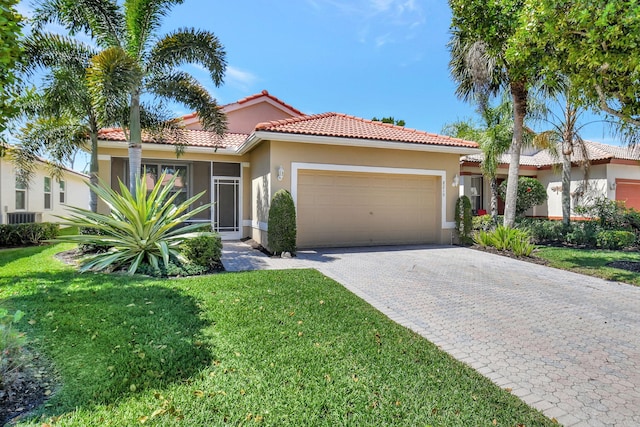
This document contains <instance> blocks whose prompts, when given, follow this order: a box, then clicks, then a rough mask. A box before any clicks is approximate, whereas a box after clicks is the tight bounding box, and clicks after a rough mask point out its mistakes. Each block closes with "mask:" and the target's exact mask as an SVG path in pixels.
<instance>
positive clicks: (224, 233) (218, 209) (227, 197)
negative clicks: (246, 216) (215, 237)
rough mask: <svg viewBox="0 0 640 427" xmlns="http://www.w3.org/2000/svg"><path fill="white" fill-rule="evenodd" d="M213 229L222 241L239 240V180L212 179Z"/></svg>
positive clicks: (217, 177)
mask: <svg viewBox="0 0 640 427" xmlns="http://www.w3.org/2000/svg"><path fill="white" fill-rule="evenodd" d="M212 184H213V185H212V188H213V203H214V204H213V229H214V230H215V231H217V232H218V233H220V236H221V237H222V238H223V239H240V238H241V237H242V235H241V234H242V229H241V224H240V178H237V177H222V176H214V177H213V183H212Z"/></svg>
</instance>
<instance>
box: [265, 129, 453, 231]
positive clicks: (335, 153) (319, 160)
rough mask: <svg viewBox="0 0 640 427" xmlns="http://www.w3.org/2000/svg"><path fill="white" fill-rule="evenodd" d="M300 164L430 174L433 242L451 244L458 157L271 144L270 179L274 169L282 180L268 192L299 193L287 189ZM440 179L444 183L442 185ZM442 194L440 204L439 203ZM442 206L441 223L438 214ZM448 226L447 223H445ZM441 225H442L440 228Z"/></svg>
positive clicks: (309, 145) (358, 148)
mask: <svg viewBox="0 0 640 427" xmlns="http://www.w3.org/2000/svg"><path fill="white" fill-rule="evenodd" d="M300 163H305V164H308V163H313V164H320V165H341V166H346V167H347V168H346V169H348V167H352V166H353V167H356V168H357V167H364V168H373V169H371V170H368V169H367V171H368V172H369V173H375V170H376V168H377V169H385V170H386V172H388V173H389V172H390V173H391V174H393V169H397V170H398V171H399V172H398V173H400V171H402V170H404V171H406V170H415V171H420V172H416V173H423V172H424V171H426V172H424V173H431V172H433V174H432V175H431V176H432V178H434V182H435V183H436V184H435V185H436V186H437V188H438V191H437V194H438V203H437V204H436V205H435V206H434V208H435V209H436V210H437V211H438V212H437V213H436V214H435V215H436V217H437V218H438V221H439V222H438V226H437V231H436V237H435V239H434V240H435V242H437V243H448V242H450V241H451V229H450V228H449V227H450V223H452V222H453V208H454V206H455V201H456V197H457V189H456V188H454V187H452V186H451V180H452V178H453V176H454V175H455V174H457V173H458V172H459V155H457V154H448V153H435V152H426V151H409V150H392V149H384V148H366V147H348V146H337V145H325V144H310V143H306V144H303V143H292V142H283V141H271V170H270V173H271V175H272V177H275V175H276V174H277V168H278V167H279V166H282V167H283V168H284V170H285V173H284V178H283V179H282V181H278V180H277V179H275V178H273V179H271V186H272V188H271V191H272V193H271V194H273V193H275V192H276V191H278V190H279V189H281V188H285V189H287V190H290V191H292V193H296V192H297V193H298V194H299V193H300V191H299V190H300V188H298V191H296V190H293V189H292V188H291V183H292V174H293V173H292V167H293V166H294V165H295V164H300ZM442 179H444V182H442ZM442 192H444V195H445V196H444V201H443V202H441V200H442V196H441V194H442ZM442 203H444V211H445V214H444V220H443V218H442V215H441V211H442ZM447 223H448V224H447ZM443 225H444V226H443Z"/></svg>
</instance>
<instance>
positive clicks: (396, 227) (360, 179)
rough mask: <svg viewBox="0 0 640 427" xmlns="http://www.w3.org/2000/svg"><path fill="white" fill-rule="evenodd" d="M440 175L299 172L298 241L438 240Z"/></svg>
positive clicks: (378, 242)
mask: <svg viewBox="0 0 640 427" xmlns="http://www.w3.org/2000/svg"><path fill="white" fill-rule="evenodd" d="M436 190H437V178H436V177H434V176H419V175H390V174H369V173H351V172H333V171H332V172H325V171H299V175H298V203H297V204H298V206H297V208H298V211H297V214H298V246H299V247H300V248H305V247H322V246H363V245H364V246H367V245H383V244H405V243H434V242H436V232H437V231H438V230H439V227H438V224H439V223H440V214H439V207H440V204H439V203H438V202H437V200H438V199H437V194H439V193H438V192H437V191H436Z"/></svg>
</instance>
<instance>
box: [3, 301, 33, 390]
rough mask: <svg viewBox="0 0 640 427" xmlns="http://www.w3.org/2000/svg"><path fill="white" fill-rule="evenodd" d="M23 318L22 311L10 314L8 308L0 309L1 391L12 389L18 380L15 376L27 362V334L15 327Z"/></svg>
mask: <svg viewBox="0 0 640 427" xmlns="http://www.w3.org/2000/svg"><path fill="white" fill-rule="evenodd" d="M23 317H24V313H23V312H22V311H20V310H17V311H15V312H14V313H9V310H7V309H6V308H0V390H2V391H4V392H8V391H9V390H10V389H11V387H12V385H13V383H14V381H15V380H16V377H15V374H16V373H17V372H18V371H19V370H20V369H22V368H23V367H24V366H25V364H26V362H27V354H26V352H25V351H24V346H25V345H26V343H27V340H26V337H25V334H24V333H21V332H20V331H18V330H16V327H15V326H16V324H17V323H19V322H20V320H21V319H22V318H23Z"/></svg>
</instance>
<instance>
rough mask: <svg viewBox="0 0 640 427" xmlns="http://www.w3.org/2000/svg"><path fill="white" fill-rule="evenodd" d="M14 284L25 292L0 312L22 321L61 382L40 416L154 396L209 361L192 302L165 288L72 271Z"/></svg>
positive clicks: (29, 277) (31, 277) (143, 281)
mask: <svg viewBox="0 0 640 427" xmlns="http://www.w3.org/2000/svg"><path fill="white" fill-rule="evenodd" d="M16 281H17V282H19V283H16V284H15V286H19V287H27V288H28V289H29V291H26V290H23V291H22V292H20V294H21V296H18V297H12V298H8V299H5V300H4V301H3V305H8V306H10V307H12V308H14V309H21V310H23V311H24V312H25V313H26V316H25V317H26V318H27V319H29V325H30V327H29V329H28V330H26V332H27V333H28V336H29V338H30V339H31V340H32V341H33V342H34V346H35V347H37V348H38V350H40V351H42V352H44V354H45V356H46V357H47V358H49V359H50V360H52V362H53V364H54V365H55V369H56V371H57V372H58V374H59V375H60V377H61V385H60V387H59V389H58V390H56V392H55V393H54V395H53V397H52V398H51V400H50V401H49V402H48V403H47V405H46V407H44V408H43V409H42V410H41V412H40V414H41V415H44V416H55V415H59V414H61V413H64V412H67V411H69V410H73V409H75V408H83V407H85V408H87V407H89V408H91V407H92V406H94V405H101V404H106V405H109V404H113V403H115V402H117V401H118V400H120V399H123V398H127V397H128V396H130V395H132V394H134V393H138V392H140V391H142V390H145V389H161V388H163V387H165V386H166V385H167V384H169V383H172V382H180V381H184V380H186V379H188V378H189V377H191V376H192V375H194V374H195V373H196V372H198V371H199V370H201V369H202V368H203V367H204V366H206V365H207V364H208V362H210V360H211V359H212V355H211V353H210V350H209V349H207V348H205V347H204V346H202V344H201V342H200V334H201V330H202V329H203V328H204V327H205V326H206V325H205V322H204V321H203V320H202V319H201V316H200V309H199V308H198V304H197V302H196V300H195V299H194V298H192V297H190V296H188V295H185V294H184V293H182V292H181V291H180V290H179V289H173V288H171V281H164V282H157V281H153V280H146V279H144V278H140V277H127V276H115V277H114V276H108V275H100V274H95V275H94V274H85V275H78V274H77V273H75V272H73V271H61V272H56V273H37V274H33V275H27V276H23V277H20V278H17V279H16ZM0 284H1V283H0ZM21 327H22V329H25V328H24V325H21Z"/></svg>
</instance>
